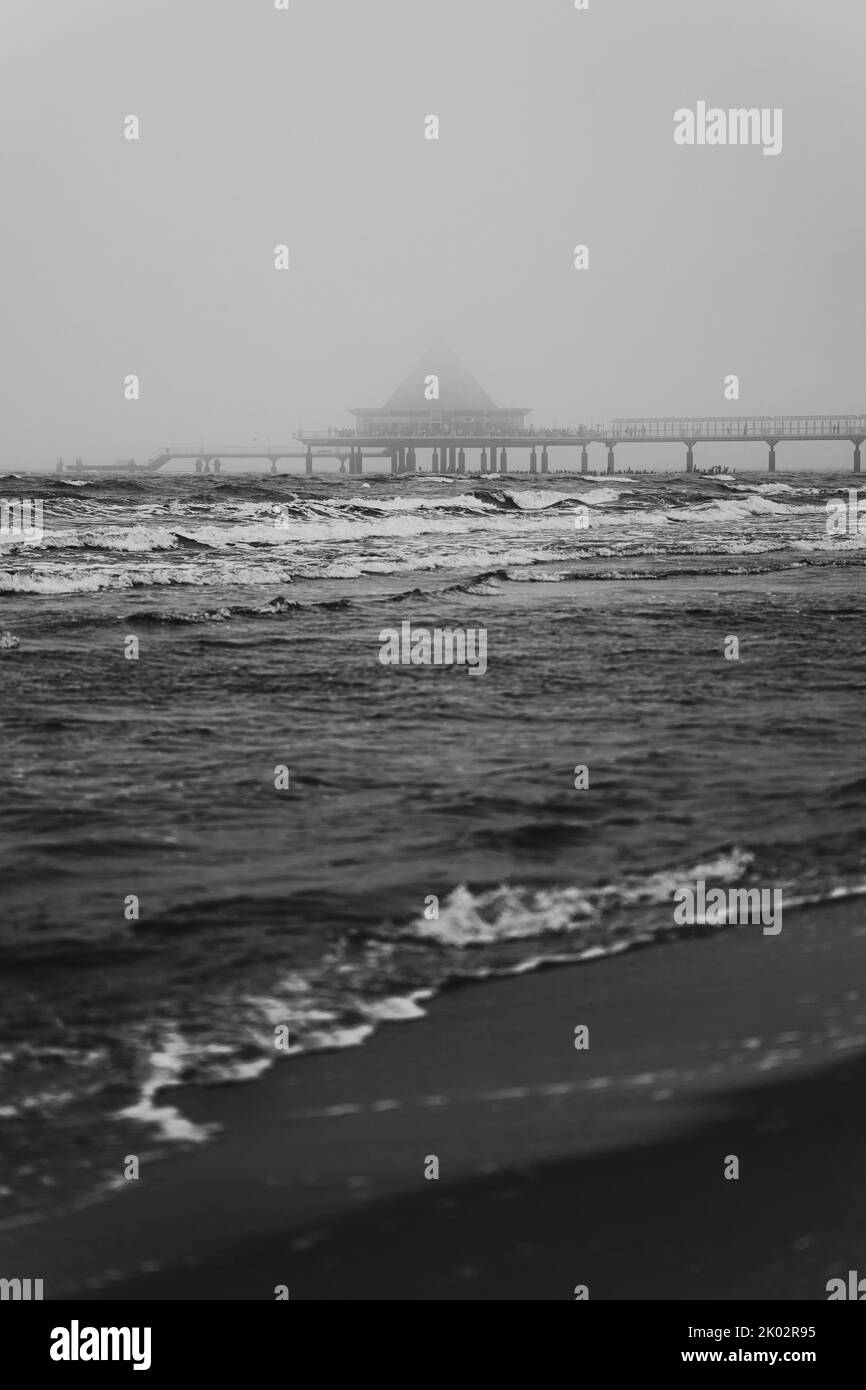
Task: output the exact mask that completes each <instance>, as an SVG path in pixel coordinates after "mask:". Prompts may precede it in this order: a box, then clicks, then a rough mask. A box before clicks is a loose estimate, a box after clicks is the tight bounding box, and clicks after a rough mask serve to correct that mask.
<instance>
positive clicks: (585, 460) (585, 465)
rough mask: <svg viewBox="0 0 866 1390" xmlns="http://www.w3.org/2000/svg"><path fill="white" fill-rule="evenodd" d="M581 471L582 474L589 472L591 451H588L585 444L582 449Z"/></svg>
mask: <svg viewBox="0 0 866 1390" xmlns="http://www.w3.org/2000/svg"><path fill="white" fill-rule="evenodd" d="M580 471H581V473H588V472H589V450H588V449H587V447H586V445H585V444H584V445H583V446H582V447H581V450H580Z"/></svg>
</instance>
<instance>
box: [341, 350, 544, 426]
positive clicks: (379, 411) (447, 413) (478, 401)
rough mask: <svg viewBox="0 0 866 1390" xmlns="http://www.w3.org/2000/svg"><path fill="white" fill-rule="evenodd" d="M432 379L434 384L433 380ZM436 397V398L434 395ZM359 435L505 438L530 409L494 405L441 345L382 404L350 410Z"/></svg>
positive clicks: (467, 372) (461, 364)
mask: <svg viewBox="0 0 866 1390" xmlns="http://www.w3.org/2000/svg"><path fill="white" fill-rule="evenodd" d="M434 379H435V381H434ZM434 393H435V394H434ZM350 413H351V414H352V415H354V416H355V419H356V421H357V427H358V430H359V432H360V433H362V434H368V435H393V434H399V433H401V432H403V431H406V430H411V431H412V432H413V433H416V432H420V433H430V434H437V433H440V432H442V433H446V434H453V433H455V432H460V433H466V434H469V433H474V432H480V433H484V434H487V433H490V432H491V431H501V432H502V433H503V434H508V433H510V432H512V431H514V430H523V429H524V428H525V425H524V418H525V416H526V415H528V414H529V411H528V409H523V408H517V407H503V406H497V405H496V404H495V402H494V401H493V400H492V398H491V397H490V396H489V395H488V393H487V392H486V391H485V390H484V387H483V386H481V384H480V383H479V382H478V381H476V379H475V377H474V376H473V375H472V373H471V372H470V371H469V369H468V367H465V366H464V364H463V363H462V362H461V361H460V359H459V357H457V356H456V354H455V353H453V352H452V351H451V349H450V348H449V347H446V346H445V345H444V344H442V343H438V344H436V345H434V346H433V347H431V348H429V349H428V351H427V352H426V353H424V355H423V356H422V357H421V358H419V360H418V362H416V364H415V366H414V367H413V368H412V370H411V371H410V372H408V373H407V375H406V377H405V378H404V379H403V381H402V382H401V383H400V385H399V386H398V387H397V389H396V391H393V392H392V393H391V395H390V396H389V397H388V399H387V401H386V402H385V404H384V405H383V406H378V407H373V408H366V409H359V410H353V411H351V412H350Z"/></svg>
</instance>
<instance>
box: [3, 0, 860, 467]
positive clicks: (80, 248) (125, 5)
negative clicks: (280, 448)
mask: <svg viewBox="0 0 866 1390" xmlns="http://www.w3.org/2000/svg"><path fill="white" fill-rule="evenodd" d="M864 38H866V4H864V0H820V3H817V0H816V3H809V0H725V2H724V3H723V2H722V0H658V3H653V0H590V9H589V11H588V12H578V11H576V10H575V8H574V3H573V0H426V3H425V2H424V0H290V9H289V11H288V13H284V12H281V11H277V10H276V9H275V8H274V4H273V0H3V3H2V9H0V118H2V130H3V136H2V145H0V190H2V200H3V216H2V222H0V238H2V256H0V371H2V375H0V382H2V387H0V403H2V409H0V466H3V467H6V468H10V467H11V468H15V467H19V468H21V467H33V466H42V465H48V466H52V467H53V464H54V459H55V457H56V456H57V455H58V454H62V455H64V456H65V457H66V458H67V459H69V460H71V459H72V458H73V456H75V455H82V456H84V458H85V461H86V462H94V463H100V462H108V461H110V460H112V459H115V458H126V457H130V456H135V457H136V458H138V459H139V460H141V459H144V458H146V457H147V456H149V455H151V454H153V453H155V452H157V451H158V450H159V448H160V447H161V446H162V445H163V444H177V443H185V442H189V443H190V444H196V443H198V442H199V440H202V439H203V440H204V442H205V444H210V445H214V446H219V445H220V444H223V445H226V444H230V443H240V442H247V441H253V440H265V439H267V438H270V440H271V441H272V442H274V443H282V442H284V441H287V440H288V439H289V438H290V437H291V435H292V434H293V432H294V430H295V428H296V427H297V425H298V423H299V422H301V423H303V424H305V425H322V424H324V425H328V424H343V425H346V424H349V423H350V420H349V418H348V417H347V416H346V415H345V409H346V407H348V406H358V405H379V404H381V403H382V402H383V401H384V400H385V399H386V397H387V396H388V395H389V394H390V393H391V391H392V390H393V389H394V387H395V386H396V385H397V384H398V383H399V381H400V380H401V378H402V377H403V375H404V374H405V372H406V370H407V369H408V368H409V367H410V366H411V365H412V364H413V363H414V362H415V361H416V359H417V358H418V355H419V353H421V352H422V351H423V349H424V347H425V344H426V343H427V342H428V341H431V342H432V341H434V340H435V339H437V338H444V339H446V340H447V341H448V343H450V345H451V346H452V347H453V349H454V350H455V351H456V352H457V354H458V355H459V356H460V357H462V358H463V360H464V361H465V362H466V364H467V366H469V367H470V368H471V370H472V371H474V372H475V373H476V375H477V376H478V377H479V379H480V380H481V382H482V383H483V384H484V385H485V386H486V387H487V389H488V390H489V392H490V394H491V395H492V396H493V398H494V400H495V401H496V402H497V404H500V405H517V406H529V407H532V408H533V412H534V413H533V414H532V415H531V416H530V417H529V420H530V422H531V423H535V424H538V425H540V424H542V423H553V422H554V421H556V422H559V423H561V424H565V423H571V424H577V423H579V422H581V421H585V420H590V419H593V420H595V419H601V418H605V417H609V416H615V415H639V414H643V413H645V414H652V415H665V414H680V413H683V414H693V415H708V414H716V413H720V412H724V411H727V412H736V413H740V414H763V413H771V412H783V411H788V412H795V413H808V412H810V411H816V412H819V413H829V412H833V411H836V410H839V411H862V412H866V391H864V346H863V343H864V320H863V303H864V296H863V247H864V227H866V184H864V180H863V141H864V128H866V119H864V117H866V97H864V92H866V79H864V75H863V52H864ZM701 99H703V100H706V101H707V102H708V103H709V104H710V105H715V106H720V107H724V108H728V107H739V106H756V107H759V108H760V107H767V108H775V107H780V108H782V110H783V148H782V152H781V154H779V156H778V157H776V158H772V157H766V156H764V155H763V154H762V151H761V149H760V148H755V147H745V148H743V147H720V148H709V147H703V148H699V147H692V148H688V147H679V146H677V145H676V144H675V143H674V140H673V129H674V119H673V113H674V111H675V110H676V109H677V108H681V107H694V106H695V104H696V102H697V101H698V100H701ZM129 114H135V115H137V116H138V117H139V118H140V122H141V138H140V140H139V141H138V142H133V141H128V140H125V139H124V137H123V123H124V117H126V116H127V115H129ZM430 114H435V115H436V116H438V118H439V121H440V138H439V140H438V141H430V140H427V139H425V137H424V122H425V117H427V116H428V115H430ZM278 243H285V244H287V245H288V247H289V251H290V258H291V266H290V269H289V270H288V271H277V270H275V269H274V246H275V245H276V244H278ZM578 243H585V244H586V245H587V246H588V247H589V253H590V265H589V269H588V270H583V271H577V270H575V268H574V247H575V245H576V244H578ZM128 373H136V374H138V376H139V377H140V382H141V399H140V400H139V401H137V402H136V401H127V400H125V399H124V394H123V382H124V378H125V377H126V375H127V374H128ZM728 373H736V374H738V375H739V378H740V392H741V395H740V400H739V402H738V403H737V404H735V405H731V404H726V403H725V401H724V398H723V381H724V378H725V376H726V375H727V374H728ZM783 447H784V446H783ZM798 448H799V450H800V451H802V452H800V453H798V454H795V453H794V450H796V449H798ZM808 448H809V446H804V445H803V446H791V445H789V446H787V450H788V451H790V452H786V453H785V454H784V456H783V455H782V454H781V452H780V467H786V466H788V463H789V461H793V459H794V458H795V457H796V458H797V459H798V460H801V461H802V462H803V463H805V462H806V461H807V454H808ZM832 448H833V449H839V450H841V453H840V454H839V461H840V462H843V461H847V459H848V457H849V454H850V446H848V445H840V446H832ZM636 453H637V451H635V454H636ZM599 457H600V456H599ZM724 457H725V458H726V459H727V460H728V461H729V462H733V458H732V455H731V452H726V453H724ZM746 457H747V455H746V452H745V451H743V454H742V461H743V462H745V461H746ZM822 457H825V458H835V457H836V455H835V454H834V453H833V452H832V449H831V452H830V454H829V455H827V454H826V451H825V454H824V455H823V456H822ZM638 461H639V459H638V457H637V456H635V457H632V456H630V457H629V459H628V462H635V463H637V462H638ZM698 462H699V463H700V462H701V459H700V457H699V458H698Z"/></svg>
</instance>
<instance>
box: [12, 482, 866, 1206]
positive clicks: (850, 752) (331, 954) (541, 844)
mask: <svg viewBox="0 0 866 1390" xmlns="http://www.w3.org/2000/svg"><path fill="white" fill-rule="evenodd" d="M851 484H852V479H851V476H850V474H846V475H839V476H835V477H828V476H827V475H818V474H797V475H787V476H779V475H777V477H776V479H775V480H771V481H767V479H766V475H763V476H761V475H753V476H752V478H751V479H750V478H749V475H742V476H741V477H740V478H733V477H709V476H701V475H694V476H688V477H686V476H682V477H680V478H677V479H672V478H670V477H651V476H645V477H628V476H623V475H620V476H618V477H615V478H603V479H602V478H599V479H596V478H592V477H580V476H574V477H570V478H566V477H562V476H557V477H549V478H546V479H539V480H538V481H537V482H536V481H533V483H532V485H531V486H530V485H529V484H528V483H527V482H526V481H525V480H521V479H518V478H512V479H510V480H507V481H506V480H504V479H501V478H500V479H487V480H484V479H481V480H479V479H456V480H455V479H445V478H438V477H433V476H429V475H428V476H426V477H414V478H405V479H400V478H390V477H389V478H383V479H370V480H369V486H365V485H364V482H363V480H362V479H359V478H334V479H330V480H329V479H323V478H318V479H310V480H307V479H302V478H298V477H279V478H267V479H262V478H258V477H251V476H245V477H235V478H228V477H220V478H176V477H158V478H145V479H139V478H129V477H126V478H121V477H118V478H104V479H94V480H89V479H88V480H67V479H54V478H49V479H46V478H44V477H43V478H40V479H34V478H20V479H16V478H14V477H11V478H10V477H7V478H4V479H2V480H0V496H2V497H3V498H12V497H15V496H21V497H40V498H42V500H43V509H44V521H45V527H46V530H45V535H44V538H43V540H42V542H41V543H40V544H38V545H21V544H17V543H15V542H10V541H8V540H6V541H2V542H0V631H3V632H6V633H9V634H11V638H15V639H17V645H15V644H13V643H12V642H11V640H10V639H7V645H4V646H3V647H2V650H0V682H2V695H3V699H2V721H3V734H4V744H3V746H4V759H3V771H2V781H3V796H2V799H0V822H2V847H3V848H2V873H3V890H4V906H5V911H4V913H3V916H2V919H0V1124H2V1143H0V1152H2V1160H0V1163H2V1167H0V1218H2V1217H3V1216H8V1215H9V1214H10V1213H14V1212H20V1211H22V1210H23V1211H25V1212H27V1211H31V1212H35V1211H38V1210H39V1209H40V1208H41V1207H43V1206H44V1205H45V1203H46V1202H47V1201H50V1200H51V1199H52V1196H53V1195H54V1193H55V1190H56V1189H57V1188H62V1189H63V1191H64V1192H68V1191H69V1190H72V1191H80V1192H82V1193H83V1192H85V1191H87V1190H90V1189H92V1188H93V1187H94V1186H97V1185H98V1184H99V1183H100V1182H102V1181H105V1180H106V1178H107V1177H108V1174H109V1172H111V1173H113V1174H114V1176H115V1177H116V1176H117V1174H118V1158H117V1155H118V1154H121V1155H122V1154H123V1153H126V1152H140V1151H142V1149H144V1148H147V1149H148V1150H151V1149H153V1148H157V1149H158V1148H159V1146H160V1145H163V1144H164V1145H170V1144H171V1143H176V1142H195V1141H196V1140H202V1139H204V1138H205V1137H206V1136H205V1135H203V1134H202V1133H200V1132H199V1131H197V1130H196V1129H195V1128H194V1127H193V1126H192V1125H191V1124H189V1122H188V1121H187V1120H186V1119H185V1117H184V1116H183V1114H182V1113H181V1112H180V1111H179V1110H178V1108H177V1107H176V1106H175V1105H174V1103H173V1098H172V1087H173V1086H174V1085H176V1084H177V1083H178V1082H190V1081H192V1082H195V1081H202V1082H208V1081H212V1080H215V1079H225V1078H235V1079H238V1080H243V1079H249V1078H254V1077H255V1076H257V1075H259V1074H260V1073H261V1072H262V1071H263V1070H264V1069H266V1068H267V1067H269V1066H271V1065H273V1064H274V1062H275V1061H276V1060H278V1059H280V1058H281V1057H283V1055H284V1054H281V1053H279V1052H277V1051H276V1050H275V1047H274V1029H275V1027H277V1026H278V1025H286V1026H287V1027H288V1028H289V1030H290V1034H291V1039H292V1049H291V1055H290V1056H289V1058H288V1059H287V1060H286V1063H285V1064H287V1065H291V1064H292V1062H293V1056H297V1055H298V1054H300V1053H303V1052H307V1051H309V1050H311V1049H320V1048H323V1047H335V1046H352V1045H358V1044H362V1043H363V1041H364V1039H365V1038H366V1037H368V1036H369V1035H370V1033H371V1032H372V1031H373V1030H374V1029H375V1028H376V1027H377V1026H380V1025H381V1024H383V1023H385V1022H387V1021H388V1020H397V1019H411V1017H412V1016H413V1015H417V1014H418V1013H419V1012H420V1011H421V1010H422V1009H423V1008H424V1006H425V1000H426V999H427V998H429V997H430V994H431V993H435V992H436V991H437V990H438V989H441V988H442V987H444V986H445V985H446V984H447V983H449V982H451V981H454V980H455V979H465V980H471V979H472V978H487V977H489V976H490V975H491V974H497V973H504V972H518V973H519V972H520V971H522V970H526V969H531V968H533V967H534V966H537V965H539V964H544V963H551V962H553V961H555V960H574V959H580V958H592V957H595V956H597V955H599V954H601V953H615V952H618V951H620V950H623V949H625V948H627V947H629V946H633V945H636V944H639V943H641V944H642V943H648V942H653V941H657V942H665V943H666V947H667V949H670V950H673V951H675V950H676V949H677V939H676V932H675V931H674V930H673V904H672V894H673V892H674V890H675V888H676V887H678V886H681V885H684V884H688V883H690V882H692V883H693V882H694V881H695V880H696V879H697V878H703V879H705V880H706V881H707V883H708V884H713V885H714V886H719V887H726V886H731V885H742V886H749V885H755V886H764V887H780V888H782V890H783V893H784V900H785V903H786V904H788V903H791V902H793V901H795V900H796V899H797V898H798V897H803V896H814V897H817V898H818V899H821V898H822V897H827V898H829V897H830V896H831V895H840V894H845V893H856V892H858V891H860V890H861V889H862V886H863V883H864V881H866V848H864V822H866V813H864V792H866V736H864V733H863V719H862V709H863V691H864V685H866V657H864V640H863V637H864V610H866V598H864V586H863V579H864V560H866V537H861V536H846V537H830V536H828V535H827V527H826V522H827V514H826V509H825V504H826V502H827V500H829V499H831V498H840V499H844V498H845V497H846V495H847V489H848V488H849V487H850V486H851ZM579 507H586V508H587V509H588V513H589V520H590V525H589V527H588V528H585V527H583V526H581V527H576V526H575V521H576V519H577V509H578V508H579ZM407 620H408V621H410V622H411V623H412V625H413V626H418V625H425V626H428V627H431V626H442V627H451V628H455V627H456V628H460V627H462V628H470V627H471V628H484V629H486V632H487V670H486V672H485V674H484V675H483V676H475V675H470V673H469V671H468V670H467V669H466V668H465V667H462V668H461V667H455V666H452V667H429V666H383V665H382V664H381V663H380V662H379V660H378V653H379V648H380V645H381V642H380V633H381V631H382V630H383V629H386V628H399V627H400V625H401V623H403V622H404V621H407ZM130 635H134V636H136V637H137V638H138V640H139V644H140V650H139V657H138V660H136V661H130V660H127V659H126V658H125V656H124V650H125V647H126V644H127V638H128V637H129V636H130ZM731 635H733V636H736V637H737V638H738V640H739V643H740V659H739V661H728V660H726V659H725V657H724V645H725V639H726V638H727V637H729V636H731ZM579 764H581V765H587V766H588V768H589V778H590V786H589V788H588V789H586V790H576V789H575V787H574V769H575V767H576V766H577V765H579ZM279 765H285V766H286V767H288V769H289V787H288V789H287V790H277V789H276V788H275V786H274V776H275V768H277V767H278V766H279ZM129 895H135V896H136V897H137V898H138V899H139V903H140V908H139V916H138V919H137V920H134V919H133V920H128V919H127V917H126V916H125V913H124V903H125V901H126V900H127V898H128V897H129ZM431 895H435V896H436V897H437V898H438V899H439V915H438V918H430V917H428V916H425V912H424V906H425V900H426V899H427V898H429V897H430V896H431ZM740 929H741V930H750V929H751V930H757V929H758V928H749V927H743V928H740Z"/></svg>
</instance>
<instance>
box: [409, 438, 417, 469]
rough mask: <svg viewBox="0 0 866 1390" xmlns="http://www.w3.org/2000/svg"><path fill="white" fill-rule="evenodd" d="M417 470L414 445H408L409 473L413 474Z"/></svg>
mask: <svg viewBox="0 0 866 1390" xmlns="http://www.w3.org/2000/svg"><path fill="white" fill-rule="evenodd" d="M417 468H418V462H417V460H416V458H415V445H414V444H410V445H409V472H410V473H414V472H416V471H417Z"/></svg>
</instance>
